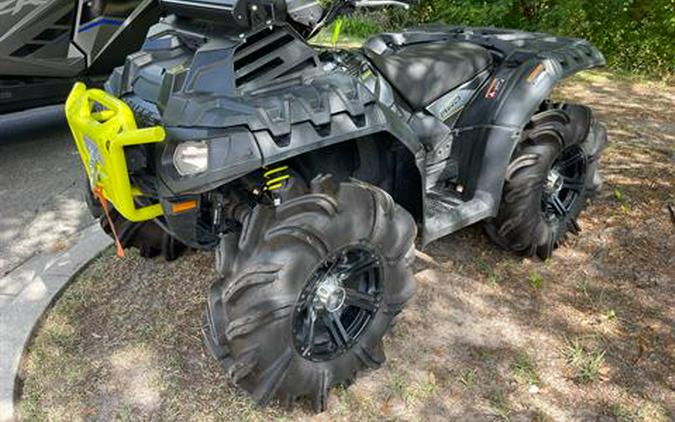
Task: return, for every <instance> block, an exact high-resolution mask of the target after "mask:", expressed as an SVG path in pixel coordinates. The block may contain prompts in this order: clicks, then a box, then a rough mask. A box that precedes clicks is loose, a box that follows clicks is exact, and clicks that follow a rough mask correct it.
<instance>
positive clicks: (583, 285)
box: [577, 278, 590, 297]
mask: <svg viewBox="0 0 675 422" xmlns="http://www.w3.org/2000/svg"><path fill="white" fill-rule="evenodd" d="M577 292H579V293H581V294H582V295H583V296H584V297H589V296H590V295H589V294H588V280H587V279H585V278H584V279H581V280H579V281H578V282H577Z"/></svg>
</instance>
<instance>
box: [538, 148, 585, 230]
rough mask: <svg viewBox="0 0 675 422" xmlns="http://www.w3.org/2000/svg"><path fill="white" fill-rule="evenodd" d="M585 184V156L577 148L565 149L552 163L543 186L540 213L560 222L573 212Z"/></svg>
mask: <svg viewBox="0 0 675 422" xmlns="http://www.w3.org/2000/svg"><path fill="white" fill-rule="evenodd" d="M585 183H586V155H585V154H584V151H583V150H582V149H581V148H580V147H579V146H573V147H570V148H567V149H566V150H564V151H563V152H562V154H561V155H560V157H559V158H558V159H557V160H556V161H555V162H554V163H553V166H552V167H551V170H550V171H549V173H548V177H547V180H546V182H545V184H544V194H543V195H542V204H541V205H542V211H543V212H544V213H545V214H546V216H547V218H548V219H549V220H561V219H564V218H565V217H567V216H568V215H569V214H570V212H572V210H574V208H575V206H576V204H577V202H578V201H579V199H580V198H581V197H582V195H583V192H584V188H585Z"/></svg>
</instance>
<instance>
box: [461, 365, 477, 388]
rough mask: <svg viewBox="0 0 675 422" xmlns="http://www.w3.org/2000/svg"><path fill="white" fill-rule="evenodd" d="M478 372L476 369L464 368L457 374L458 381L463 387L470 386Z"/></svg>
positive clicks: (474, 381)
mask: <svg viewBox="0 0 675 422" xmlns="http://www.w3.org/2000/svg"><path fill="white" fill-rule="evenodd" d="M477 374H478V369H475V368H473V369H469V368H467V369H464V370H463V371H462V372H461V373H460V374H459V378H458V380H459V382H460V383H461V384H462V385H464V386H465V387H467V388H468V387H472V386H473V385H474V384H475V383H476V375H477Z"/></svg>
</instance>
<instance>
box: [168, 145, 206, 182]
mask: <svg viewBox="0 0 675 422" xmlns="http://www.w3.org/2000/svg"><path fill="white" fill-rule="evenodd" d="M173 165H174V167H176V170H177V171H178V174H180V175H181V176H189V175H192V174H199V173H203V172H205V171H206V170H207V169H208V167H209V146H208V144H207V143H206V142H205V141H188V142H183V143H180V144H178V146H177V147H176V150H175V151H174V152H173Z"/></svg>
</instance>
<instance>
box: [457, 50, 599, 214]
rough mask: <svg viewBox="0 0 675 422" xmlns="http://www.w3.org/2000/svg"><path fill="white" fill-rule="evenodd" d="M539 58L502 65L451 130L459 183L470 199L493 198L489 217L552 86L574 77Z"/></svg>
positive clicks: (550, 59)
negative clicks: (513, 158)
mask: <svg viewBox="0 0 675 422" xmlns="http://www.w3.org/2000/svg"><path fill="white" fill-rule="evenodd" d="M540 56H541V55H539V56H537V57H533V58H531V59H529V60H527V61H525V62H524V63H522V64H521V65H520V66H518V67H517V68H515V69H514V68H512V67H509V66H508V65H502V66H501V67H500V68H499V69H498V70H497V71H496V72H495V74H494V75H493V77H492V78H491V79H489V80H488V82H487V83H486V85H485V86H484V87H483V88H481V90H480V91H479V92H478V93H477V97H476V99H475V100H474V102H473V103H472V104H471V105H470V107H468V108H467V110H466V111H465V112H464V114H463V115H462V117H461V118H460V120H459V121H458V124H457V125H456V127H455V141H454V143H453V155H454V156H455V157H457V158H458V160H459V162H460V163H463V164H462V166H461V167H460V172H459V184H461V185H463V186H464V188H465V189H464V192H465V195H466V196H467V197H469V198H470V197H473V196H475V195H481V196H483V197H486V198H491V202H492V204H491V205H492V213H491V214H492V216H495V215H496V213H497V211H498V208H499V202H500V200H501V194H502V189H503V186H504V177H505V174H506V169H507V167H508V164H509V162H510V160H511V156H512V155H513V152H514V150H515V148H516V146H517V144H518V142H519V141H520V139H521V135H522V132H523V129H524V128H525V126H526V125H527V123H528V122H529V121H530V119H531V117H532V115H533V114H534V113H535V112H536V111H537V110H538V109H539V107H540V105H541V104H542V103H543V102H544V100H546V99H547V98H548V97H549V95H550V94H551V92H552V91H553V89H554V88H555V86H556V85H557V84H558V83H559V82H560V81H561V80H562V79H563V78H565V77H567V76H569V75H571V74H573V73H572V72H570V71H569V69H565V67H564V66H563V65H562V64H561V61H560V60H558V59H555V58H553V57H547V58H543V59H542V58H540ZM592 63H594V62H589V67H592V66H591V64H592ZM579 70H581V69H579ZM486 116H490V117H488V118H486Z"/></svg>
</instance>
